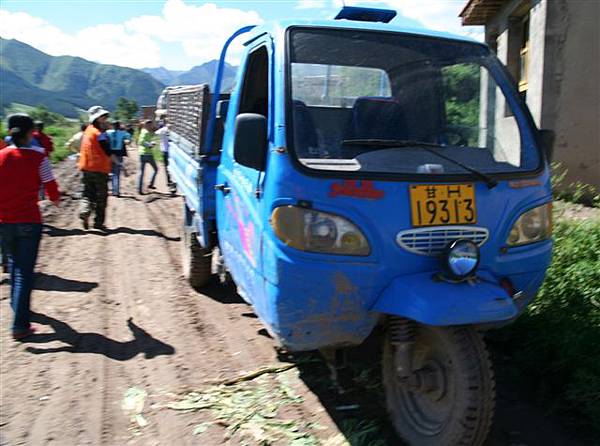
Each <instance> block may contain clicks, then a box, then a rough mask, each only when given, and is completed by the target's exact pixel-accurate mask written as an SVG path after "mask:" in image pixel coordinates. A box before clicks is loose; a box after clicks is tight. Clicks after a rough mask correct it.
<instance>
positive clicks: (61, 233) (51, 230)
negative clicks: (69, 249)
mask: <svg viewBox="0 0 600 446" xmlns="http://www.w3.org/2000/svg"><path fill="white" fill-rule="evenodd" d="M44 234H46V235H47V236H48V237H71V236H80V235H99V236H102V237H107V236H109V235H115V234H129V235H143V236H146V237H161V238H164V239H165V240H168V241H170V242H178V241H179V240H181V238H180V237H169V236H168V235H165V234H163V233H162V232H159V231H155V230H154V229H133V228H126V227H124V226H119V227H118V228H114V229H107V230H106V231H98V230H89V231H86V230H83V229H79V228H70V229H65V228H57V227H56V226H52V225H44Z"/></svg>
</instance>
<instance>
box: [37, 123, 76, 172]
mask: <svg viewBox="0 0 600 446" xmlns="http://www.w3.org/2000/svg"><path fill="white" fill-rule="evenodd" d="M78 131H79V124H77V123H70V122H66V123H65V124H63V125H61V126H56V125H52V126H48V127H46V128H45V132H46V133H47V134H48V135H50V136H52V139H53V141H54V151H53V152H52V153H51V154H50V161H52V162H53V163H56V162H58V161H62V160H63V159H65V158H66V157H67V156H69V155H70V154H71V152H70V151H69V149H67V148H66V147H65V143H66V142H67V141H68V140H69V138H70V137H71V136H73V134H74V133H76V132H78Z"/></svg>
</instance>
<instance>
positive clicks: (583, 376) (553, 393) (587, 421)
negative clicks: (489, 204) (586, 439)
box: [490, 221, 600, 434]
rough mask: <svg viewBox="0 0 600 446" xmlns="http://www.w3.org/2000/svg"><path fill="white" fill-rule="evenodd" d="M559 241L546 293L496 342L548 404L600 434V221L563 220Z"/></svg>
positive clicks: (518, 374) (522, 378)
mask: <svg viewBox="0 0 600 446" xmlns="http://www.w3.org/2000/svg"><path fill="white" fill-rule="evenodd" d="M554 240H555V247H554V256H553V259H552V265H551V266H550V268H549V270H548V274H547V277H546V280H545V282H544V284H543V286H542V288H541V290H540V292H539V294H538V297H537V298H536V300H535V301H534V302H533V304H532V305H531V306H530V307H529V309H528V310H527V311H526V312H525V314H524V315H523V316H521V318H519V320H518V321H517V322H515V323H514V324H513V325H511V326H509V327H506V328H504V329H502V330H500V331H498V332H495V333H490V340H491V343H492V345H495V347H496V348H499V349H500V350H501V351H502V352H504V353H505V354H506V355H509V356H510V358H511V360H510V367H511V368H512V370H513V372H514V374H515V378H518V380H519V381H520V382H521V383H523V384H524V385H527V387H528V388H530V389H533V390H534V392H535V394H536V397H537V399H538V400H539V402H540V403H542V404H544V406H545V407H547V408H548V409H549V410H550V411H552V412H555V413H561V414H563V415H566V416H567V418H568V417H571V418H572V420H573V422H574V423H577V424H579V425H582V426H583V427H585V428H587V429H592V430H593V431H595V432H596V434H600V221H587V222H574V221H562V222H560V223H558V224H557V226H556V228H555V231H554Z"/></svg>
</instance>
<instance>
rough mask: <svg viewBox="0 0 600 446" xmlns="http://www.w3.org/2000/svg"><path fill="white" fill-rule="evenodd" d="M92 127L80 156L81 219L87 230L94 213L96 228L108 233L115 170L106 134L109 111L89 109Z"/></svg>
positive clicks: (86, 134)
mask: <svg viewBox="0 0 600 446" xmlns="http://www.w3.org/2000/svg"><path fill="white" fill-rule="evenodd" d="M88 113H89V121H90V125H89V126H88V127H87V128H86V129H85V132H83V137H82V139H81V151H80V157H79V163H78V166H79V170H80V171H81V172H82V181H83V199H82V200H81V208H80V210H79V218H80V219H81V222H82V224H83V227H84V229H88V227H89V218H90V216H91V214H92V212H95V217H94V228H95V229H100V230H102V231H104V230H106V226H104V220H105V218H106V204H107V201H108V174H109V173H110V171H111V169H112V158H111V148H110V141H109V139H108V136H107V134H106V128H107V127H108V122H107V119H108V116H109V114H110V113H109V112H108V110H105V109H104V108H102V107H101V106H99V105H94V106H93V107H90V109H89V110H88Z"/></svg>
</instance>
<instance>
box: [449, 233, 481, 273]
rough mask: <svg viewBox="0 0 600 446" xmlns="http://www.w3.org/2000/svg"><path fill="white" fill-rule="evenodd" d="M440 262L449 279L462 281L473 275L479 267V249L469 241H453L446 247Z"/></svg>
mask: <svg viewBox="0 0 600 446" xmlns="http://www.w3.org/2000/svg"><path fill="white" fill-rule="evenodd" d="M442 261H443V266H444V269H445V270H446V274H447V275H448V276H449V277H450V278H451V279H455V280H461V279H464V278H466V277H469V276H471V275H473V273H474V272H475V270H476V269H477V266H478V265H479V247H478V246H477V245H476V244H475V243H474V242H472V241H471V240H467V239H458V240H455V241H453V242H452V243H450V244H449V245H448V246H447V247H446V250H445V252H444V255H443V256H442Z"/></svg>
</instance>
